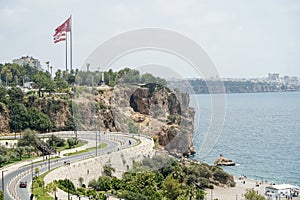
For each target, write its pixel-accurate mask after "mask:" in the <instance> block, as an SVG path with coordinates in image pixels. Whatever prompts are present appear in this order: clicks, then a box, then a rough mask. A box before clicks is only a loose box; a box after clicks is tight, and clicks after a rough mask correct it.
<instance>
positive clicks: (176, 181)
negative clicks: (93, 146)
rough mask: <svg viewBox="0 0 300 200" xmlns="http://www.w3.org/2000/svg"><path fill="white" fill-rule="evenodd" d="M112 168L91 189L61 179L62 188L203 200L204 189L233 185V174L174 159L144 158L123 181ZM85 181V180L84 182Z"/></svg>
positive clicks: (147, 199)
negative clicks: (220, 185)
mask: <svg viewBox="0 0 300 200" xmlns="http://www.w3.org/2000/svg"><path fill="white" fill-rule="evenodd" d="M113 172H114V169H113V168H112V167H111V166H110V165H105V166H104V167H103V174H104V176H100V177H99V178H98V179H97V180H95V179H94V180H91V181H90V182H89V183H88V186H89V188H92V190H91V189H85V184H82V183H81V185H82V187H80V188H75V187H74V185H73V183H71V182H70V181H69V180H67V179H66V180H59V181H58V182H57V184H58V187H60V188H61V189H63V190H65V191H67V186H68V187H69V191H70V192H71V193H72V194H77V195H79V194H80V195H85V196H93V198H96V197H97V198H98V199H106V197H105V195H104V194H110V193H112V194H114V195H116V196H117V197H119V198H125V199H131V200H135V199H137V200H160V199H168V200H181V199H182V200H183V199H191V200H201V199H204V197H205V192H204V189H205V188H207V187H210V188H212V187H213V185H212V184H211V183H210V180H213V182H214V183H224V184H225V183H226V184H229V183H230V180H231V178H230V175H229V174H227V173H226V172H224V171H223V170H222V169H221V168H219V167H213V166H208V165H206V164H194V163H192V162H191V163H189V164H182V163H180V162H178V161H176V160H173V159H171V158H166V157H162V156H155V157H154V158H152V159H149V158H147V159H144V160H143V162H142V163H134V167H133V169H132V170H131V171H129V172H126V173H125V174H124V175H123V178H122V179H118V178H116V177H114V176H112V175H113ZM81 182H83V180H81ZM259 200H260V199H259Z"/></svg>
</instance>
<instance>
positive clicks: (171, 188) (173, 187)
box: [162, 175, 182, 200]
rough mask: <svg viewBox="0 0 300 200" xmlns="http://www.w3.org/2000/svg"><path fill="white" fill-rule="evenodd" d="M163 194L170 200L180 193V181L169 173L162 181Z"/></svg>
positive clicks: (173, 199)
mask: <svg viewBox="0 0 300 200" xmlns="http://www.w3.org/2000/svg"><path fill="white" fill-rule="evenodd" d="M162 188H163V195H164V196H165V197H167V198H168V199H170V200H176V199H177V197H178V196H179V195H180V194H181V193H182V191H181V189H180V188H181V185H180V183H179V182H178V181H177V180H176V179H174V178H173V175H169V176H168V177H167V178H166V180H165V181H164V183H163V187H162Z"/></svg>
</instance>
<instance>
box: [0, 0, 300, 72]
mask: <svg viewBox="0 0 300 200" xmlns="http://www.w3.org/2000/svg"><path fill="white" fill-rule="evenodd" d="M70 14H72V17H73V47H74V48H73V57H74V59H73V65H74V67H75V68H81V67H82V65H83V63H84V61H85V59H86V58H87V57H88V55H89V54H90V53H91V52H92V51H93V50H94V49H95V48H96V47H97V46H98V45H99V44H101V43H102V42H104V41H106V40H108V39H109V38H111V37H112V36H114V35H116V34H119V33H122V32H124V31H129V30H132V29H137V28H144V27H159V28H166V29H171V30H174V31H177V32H179V33H181V34H184V35H186V36H188V37H189V38H191V39H192V40H194V41H195V42H197V43H198V44H199V45H200V46H202V48H203V49H204V50H205V51H206V52H207V54H208V55H209V56H210V57H211V59H212V60H213V62H214V63H215V65H216V68H217V70H218V71H219V74H220V75H221V77H263V76H266V75H267V73H268V72H278V73H280V74H281V75H297V76H300V37H299V36H300V26H299V22H300V1H298V0H290V1H286V0H252V1H246V0H236V1H235V0H223V1H221V0H220V1H215V0H206V1H201V0H200V1H199V0H187V1H184V0H181V1H177V0H151V1H146V0H145V1H141V0H130V1H129V0H127V1H126V0H122V1H115V0H109V1H105V0H87V1H82V0H51V1H50V0H49V1H46V0H0V30H1V31H0V45H1V50H0V63H5V62H11V61H12V59H14V58H19V57H21V56H24V55H29V56H33V57H35V58H38V59H39V60H40V61H41V63H42V65H44V67H45V62H46V61H50V64H51V65H53V67H54V68H55V69H57V68H61V69H64V66H65V60H64V57H65V54H64V52H65V46H64V42H60V43H57V44H54V43H53V40H52V39H53V37H52V36H53V34H54V29H55V28H56V27H57V26H58V25H60V24H61V23H62V22H64V21H65V20H66V19H67V18H68V17H69V15H70ZM146 54H147V53H146V52H144V56H145V55H146ZM150 54H151V53H150ZM150 54H149V56H148V57H147V58H148V61H147V63H149V62H151V59H150V60H149V58H151V55H150ZM137 57H139V59H141V58H143V56H138V55H137V56H135V57H134V56H132V55H131V57H130V56H129V57H128V59H123V60H120V62H118V63H117V64H118V65H119V66H121V65H122V66H123V65H124V66H126V65H128V66H134V65H135V58H137ZM153 57H155V55H154V56H153ZM160 57H161V58H163V57H164V55H160ZM166 57H169V55H167V56H166ZM168 59H169V58H166V60H168ZM176 59H177V58H176ZM176 59H174V60H173V61H172V58H171V59H170V62H169V63H168V64H167V65H172V67H173V70H174V71H175V72H177V73H180V70H181V69H182V68H184V67H183V66H182V65H181V62H177V61H176ZM157 62H158V61H157V60H155V61H153V63H157ZM158 64H162V63H158ZM163 64H164V63H163ZM191 76H192V75H191Z"/></svg>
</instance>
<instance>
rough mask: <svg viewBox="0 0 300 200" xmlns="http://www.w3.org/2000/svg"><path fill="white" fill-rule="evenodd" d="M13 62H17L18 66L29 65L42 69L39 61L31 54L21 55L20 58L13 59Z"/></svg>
mask: <svg viewBox="0 0 300 200" xmlns="http://www.w3.org/2000/svg"><path fill="white" fill-rule="evenodd" d="M13 63H15V64H18V65H20V66H24V65H29V66H30V67H34V68H35V69H37V70H41V71H42V66H41V63H40V61H39V60H38V59H35V58H33V57H31V56H22V57H21V58H18V59H14V60H13Z"/></svg>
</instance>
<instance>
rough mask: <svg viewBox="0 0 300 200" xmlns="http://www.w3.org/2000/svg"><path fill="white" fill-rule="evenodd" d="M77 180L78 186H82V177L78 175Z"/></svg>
mask: <svg viewBox="0 0 300 200" xmlns="http://www.w3.org/2000/svg"><path fill="white" fill-rule="evenodd" d="M78 181H79V186H80V187H82V184H83V181H84V179H83V178H82V177H79V178H78Z"/></svg>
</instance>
